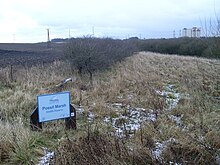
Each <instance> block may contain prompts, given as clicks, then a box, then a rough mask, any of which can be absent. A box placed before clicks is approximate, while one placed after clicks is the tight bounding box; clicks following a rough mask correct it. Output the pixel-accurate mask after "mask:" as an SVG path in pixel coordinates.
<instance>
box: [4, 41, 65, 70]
mask: <svg viewBox="0 0 220 165" xmlns="http://www.w3.org/2000/svg"><path fill="white" fill-rule="evenodd" d="M63 47H64V43H51V44H50V47H49V48H48V44H47V43H0V67H7V66H9V65H25V66H32V65H36V64H44V63H50V62H53V61H55V60H60V59H62V57H63V51H62V50H63Z"/></svg>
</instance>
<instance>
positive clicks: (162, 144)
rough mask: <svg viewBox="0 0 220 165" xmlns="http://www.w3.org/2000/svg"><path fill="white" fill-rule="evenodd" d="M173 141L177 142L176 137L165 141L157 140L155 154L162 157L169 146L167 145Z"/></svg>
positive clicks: (157, 157)
mask: <svg viewBox="0 0 220 165" xmlns="http://www.w3.org/2000/svg"><path fill="white" fill-rule="evenodd" d="M171 142H176V139H174V138H170V139H169V140H166V141H163V142H156V143H155V145H156V147H155V149H154V150H153V155H154V157H155V158H156V159H160V157H161V154H162V152H163V150H164V149H165V148H166V147H167V145H168V144H169V143H171Z"/></svg>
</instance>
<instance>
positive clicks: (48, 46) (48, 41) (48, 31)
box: [47, 29, 51, 48]
mask: <svg viewBox="0 0 220 165" xmlns="http://www.w3.org/2000/svg"><path fill="white" fill-rule="evenodd" d="M47 48H51V44H50V29H47Z"/></svg>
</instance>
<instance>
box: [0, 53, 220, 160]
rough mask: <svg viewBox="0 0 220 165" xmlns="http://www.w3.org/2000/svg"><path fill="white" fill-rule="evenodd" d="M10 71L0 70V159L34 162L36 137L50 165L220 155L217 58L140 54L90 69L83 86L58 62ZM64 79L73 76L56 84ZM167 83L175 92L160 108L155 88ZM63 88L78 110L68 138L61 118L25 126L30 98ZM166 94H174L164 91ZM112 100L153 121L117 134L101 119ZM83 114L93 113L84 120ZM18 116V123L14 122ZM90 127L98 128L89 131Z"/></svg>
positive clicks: (124, 109)
mask: <svg viewBox="0 0 220 165" xmlns="http://www.w3.org/2000/svg"><path fill="white" fill-rule="evenodd" d="M9 72H10V69H7V68H5V69H1V70H0V118H1V123H0V129H1V131H0V134H1V136H0V161H1V163H6V162H12V164H13V163H14V164H31V163H32V161H33V162H37V158H38V157H39V155H40V154H39V155H38V153H41V152H42V150H41V146H45V145H46V144H45V143H43V142H42V141H44V142H51V141H52V142H53V145H52V149H54V150H55V155H56V157H55V158H54V163H55V164H74V163H75V164H89V162H90V164H158V163H162V164H166V163H167V164H169V161H172V162H175V163H183V164H184V163H186V164H194V163H197V162H199V163H200V164H205V163H206V164H209V163H210V162H211V163H213V162H216V161H215V159H217V158H219V157H220V155H219V152H220V145H219V141H220V139H219V137H220V135H219V130H220V123H219V118H220V106H219V105H220V104H219V100H218V98H219V89H220V86H219V85H220V84H219V80H220V77H219V75H220V61H219V60H210V59H202V58H194V57H183V56H175V55H172V56H171V55H162V54H156V53H150V52H147V53H146V52H141V53H139V54H137V55H134V56H132V57H129V58H127V59H126V60H125V61H122V62H120V63H117V64H115V66H113V67H111V68H109V69H108V70H106V71H103V72H97V73H96V74H95V75H94V77H93V78H94V82H93V87H91V86H89V85H88V84H89V76H87V75H84V76H83V77H82V78H80V77H78V75H77V72H75V71H74V70H72V66H70V65H69V64H67V63H65V62H54V63H52V64H47V65H44V66H43V65H40V66H33V67H31V68H27V67H21V66H20V67H18V68H16V69H15V67H14V72H13V73H14V74H13V76H14V77H13V81H11V79H10V76H9ZM68 77H76V79H75V81H74V82H72V83H71V82H70V83H69V84H67V85H66V86H64V87H62V88H56V87H55V86H56V84H58V83H59V82H60V81H62V80H64V79H65V78H68ZM167 85H173V86H174V88H175V91H176V92H178V93H180V94H181V98H180V101H179V102H178V104H177V106H176V107H174V109H172V110H167V107H168V105H167V102H166V98H165V97H162V96H161V95H158V93H157V92H156V91H163V90H166V88H167ZM82 86H83V91H81V95H80V88H81V87H82ZM65 90H68V91H70V92H71V102H72V103H79V102H80V103H81V105H82V106H83V107H84V109H85V113H83V115H84V116H83V117H82V118H78V120H77V123H78V125H77V130H76V131H73V132H69V133H68V136H67V135H66V133H65V132H64V131H63V124H62V122H53V123H51V124H49V123H48V124H47V123H46V124H45V125H46V126H44V130H43V132H42V133H40V132H36V133H34V134H33V132H30V130H29V128H28V127H29V126H28V123H29V115H30V114H31V112H32V110H33V109H34V107H35V105H36V96H37V95H39V94H42V93H52V92H59V91H65ZM168 97H169V98H174V97H175V96H174V95H172V93H171V94H169V96H168ZM80 99H81V100H80ZM79 100H80V101H79ZM115 103H120V108H121V112H123V113H127V110H128V107H132V108H144V109H145V110H146V111H147V112H148V111H149V112H152V113H153V114H154V115H155V116H156V120H152V121H145V122H142V123H141V126H140V129H139V130H137V131H134V133H133V134H132V135H131V136H126V137H125V138H118V137H117V136H116V135H115V133H114V129H113V128H111V125H107V124H106V123H105V122H104V118H105V117H110V118H117V117H119V116H120V115H121V114H119V113H118V112H117V113H116V111H115V109H117V108H115V107H113V106H112V105H114V104H115ZM89 113H93V114H94V116H95V118H94V120H93V121H90V122H88V121H87V115H88V114H89ZM17 118H20V120H21V121H22V122H17V123H16V124H14V120H15V119H16V121H17ZM175 118H177V119H178V120H180V123H177V121H175V120H174V119H175ZM126 120H128V119H126ZM118 121H120V120H118ZM12 123H13V124H12ZM123 123H124V122H122V124H123ZM90 127H95V128H97V129H95V130H93V131H91V130H90V132H88V130H89V129H88V128H90ZM55 128H56V129H55ZM99 129H101V131H97V130H99ZM102 131H103V132H102ZM106 132H107V133H106ZM15 139H16V140H15ZM170 139H175V140H174V141H169V140H170ZM158 144H164V146H163V148H160V147H161V146H160V147H159V148H160V149H161V154H160V157H159V158H158V157H157V156H155V154H154V153H155V151H157V149H158ZM17 146H18V147H17ZM50 146H51V145H50ZM203 162H204V163H203Z"/></svg>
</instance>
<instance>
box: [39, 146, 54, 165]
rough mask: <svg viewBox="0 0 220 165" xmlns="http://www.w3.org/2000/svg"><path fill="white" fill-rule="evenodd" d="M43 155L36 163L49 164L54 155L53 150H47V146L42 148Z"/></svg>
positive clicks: (40, 164)
mask: <svg viewBox="0 0 220 165" xmlns="http://www.w3.org/2000/svg"><path fill="white" fill-rule="evenodd" d="M43 150H44V156H43V157H41V158H40V160H39V162H38V163H37V165H49V164H50V160H51V159H52V158H53V157H54V152H52V151H49V150H48V149H47V148H43Z"/></svg>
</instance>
